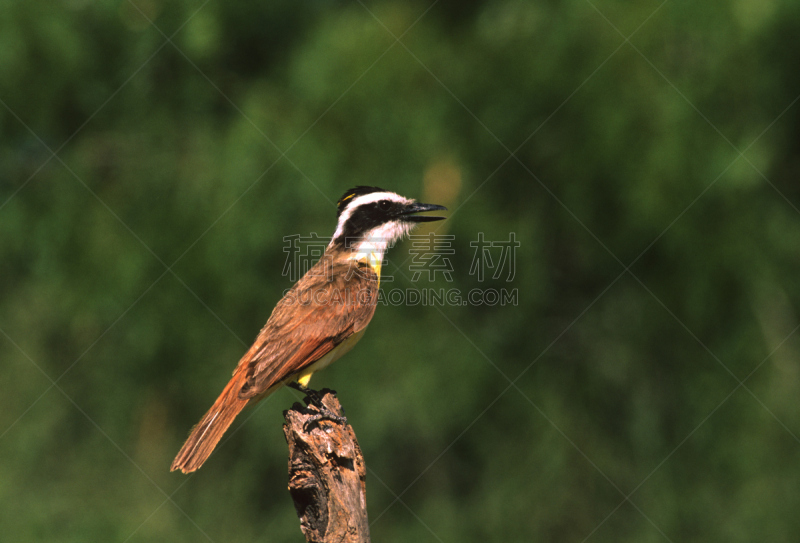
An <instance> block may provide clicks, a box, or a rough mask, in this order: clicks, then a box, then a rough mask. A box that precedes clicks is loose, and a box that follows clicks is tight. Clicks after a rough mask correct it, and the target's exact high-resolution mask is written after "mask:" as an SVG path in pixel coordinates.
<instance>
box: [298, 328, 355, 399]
mask: <svg viewBox="0 0 800 543" xmlns="http://www.w3.org/2000/svg"><path fill="white" fill-rule="evenodd" d="M365 331H366V328H364V329H363V330H361V331H360V332H356V333H355V334H353V335H352V336H350V337H349V338H347V339H346V340H344V341H342V342H341V343H340V344H339V345H337V346H336V347H334V348H333V349H332V350H331V352H329V353H328V354H326V355H325V356H323V357H322V358H320V359H319V360H317V361H316V362H314V363H313V364H311V365H310V366H308V367H307V368H305V369H304V370H303V371H301V372H300V373H299V374H298V375H297V382H298V383H300V384H301V385H302V386H304V387H308V382H309V381H310V380H311V376H312V375H313V374H314V373H316V372H318V371H320V370H322V369H325V368H327V367H328V366H330V365H331V364H332V363H333V362H334V361H336V360H337V359H339V358H341V357H342V355H344V354H345V353H347V352H349V351H350V349H352V348H353V347H354V346H355V344H356V343H358V340H360V339H361V336H363V335H364V332H365Z"/></svg>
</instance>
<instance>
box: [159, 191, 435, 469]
mask: <svg viewBox="0 0 800 543" xmlns="http://www.w3.org/2000/svg"><path fill="white" fill-rule="evenodd" d="M446 209H447V208H446V207H444V206H441V205H436V204H423V203H419V202H417V201H416V200H413V199H410V198H405V197H403V196H400V195H399V194H397V193H394V192H390V191H387V190H384V189H381V188H379V187H373V186H364V185H361V186H357V187H355V188H352V189H350V190H348V191H347V192H345V193H344V194H343V195H342V197H341V198H340V199H339V200H338V202H337V214H336V216H337V224H336V230H335V232H334V233H333V236H332V237H331V241H330V243H329V244H328V245H327V247H326V248H325V251H324V253H323V254H322V256H321V258H320V259H319V260H318V261H317V262H316V263H315V264H314V265H313V266H312V267H311V268H310V269H309V270H308V271H307V272H306V273H305V275H303V277H301V278H300V280H299V281H297V283H295V284H294V286H293V287H292V288H291V289H289V290H288V291H287V292H286V294H285V295H284V296H283V298H281V300H280V301H279V302H278V303H277V305H276V306H275V308H274V309H273V311H272V314H271V315H270V316H269V319H268V320H267V323H266V324H265V325H264V327H263V328H262V329H261V331H260V332H259V334H258V336H257V337H256V339H255V341H254V342H253V345H252V346H251V347H250V348H249V349H248V350H247V352H246V353H245V354H244V355H243V356H242V358H241V359H240V360H239V363H238V364H237V366H236V369H235V370H234V371H233V376H232V377H231V379H230V381H229V382H228V384H227V385H226V386H225V388H224V389H223V390H222V393H221V394H220V395H219V397H218V398H217V400H216V401H215V402H214V404H213V405H212V406H211V408H210V409H209V410H208V412H206V414H205V415H204V416H203V418H202V419H200V422H198V423H197V424H196V425H195V426H194V428H192V430H191V432H190V434H189V437H188V438H187V439H186V442H185V443H184V444H183V447H181V449H180V451H179V452H178V454H177V455H176V456H175V459H174V460H173V462H172V465H171V468H170V469H171V471H177V470H180V471H182V472H183V473H191V472H193V471H195V470H197V469H199V468H200V467H201V466H202V465H203V464H204V463H205V461H206V460H207V459H208V457H209V456H210V455H211V453H212V452H213V451H214V448H215V447H216V446H217V443H219V441H220V439H221V438H222V436H223V434H224V433H225V431H226V430H227V429H228V427H229V426H230V425H231V423H232V422H233V420H234V419H235V418H236V416H237V415H238V414H239V413H240V412H241V411H242V409H244V408H245V406H247V405H248V404H252V403H256V402H258V401H260V400H263V399H264V398H266V397H267V396H269V395H270V394H272V393H273V392H274V391H275V390H277V389H278V388H280V387H282V386H284V385H289V386H292V387H294V388H297V389H298V390H301V391H303V392H315V391H313V390H311V389H309V388H308V383H309V380H310V379H311V375H312V374H314V373H315V372H317V371H319V370H321V369H323V368H325V367H326V366H328V365H330V364H331V363H332V362H334V361H335V360H337V359H338V358H340V357H341V356H342V355H344V354H345V353H347V352H348V351H349V350H350V349H352V348H353V346H354V345H355V344H356V342H358V340H360V339H361V337H362V336H363V334H364V331H365V330H366V328H367V325H368V324H369V322H370V320H371V319H372V316H373V315H374V313H375V306H376V304H377V301H378V289H379V286H380V276H381V265H382V263H383V257H384V254H385V253H386V251H387V249H388V248H389V247H390V246H392V245H393V244H394V243H395V242H396V241H398V240H399V239H401V238H402V237H403V236H405V235H406V234H408V233H409V232H411V230H412V229H413V228H414V227H415V226H417V225H418V224H419V223H423V222H431V221H439V220H442V219H444V218H445V217H438V216H431V215H418V213H423V212H428V211H437V210H446ZM309 398H310V399H311V401H312V402H313V401H314V398H315V396H313V395H310V396H309ZM320 407H323V408H324V406H320ZM331 417H335V415H331V416H328V417H324V418H331Z"/></svg>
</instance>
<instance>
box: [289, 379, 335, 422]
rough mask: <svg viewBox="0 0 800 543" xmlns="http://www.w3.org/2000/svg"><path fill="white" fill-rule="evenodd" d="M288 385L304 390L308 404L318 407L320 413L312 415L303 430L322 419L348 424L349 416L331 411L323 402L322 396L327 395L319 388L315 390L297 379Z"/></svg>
mask: <svg viewBox="0 0 800 543" xmlns="http://www.w3.org/2000/svg"><path fill="white" fill-rule="evenodd" d="M287 386H289V387H291V388H293V389H295V390H297V391H299V392H302V393H303V394H305V395H306V396H307V398H308V404H309V405H313V406H314V407H316V408H317V410H318V411H319V413H316V414H314V415H311V416H310V417H309V418H308V420H307V421H306V422H305V424H303V430H305V431H306V432H307V431H308V430H309V429H310V428H311V427H312V426H313V425H314V424H317V423H318V422H319V421H321V420H330V421H333V422H337V423H339V424H347V417H343V416H342V415H339V414H338V413H334V412H333V411H331V410H330V409H329V408H328V406H327V405H325V404H324V403H322V398H323V397H324V396H325V395H324V394H322V393H321V392H320V391H318V390H314V389H312V388H308V387H304V386H303V385H301V384H300V383H298V382H297V381H292V382H291V383H289V384H288V385H287Z"/></svg>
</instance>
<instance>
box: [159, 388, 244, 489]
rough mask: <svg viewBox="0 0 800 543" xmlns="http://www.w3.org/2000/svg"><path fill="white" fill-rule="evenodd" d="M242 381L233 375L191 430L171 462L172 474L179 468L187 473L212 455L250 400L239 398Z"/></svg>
mask: <svg viewBox="0 0 800 543" xmlns="http://www.w3.org/2000/svg"><path fill="white" fill-rule="evenodd" d="M241 381H242V379H241V378H240V377H239V376H238V375H234V376H233V379H231V381H230V382H229V383H228V385H227V386H226V387H225V390H223V391H222V394H220V395H219V398H217V401H216V402H214V405H212V406H211V409H209V410H208V413H206V414H205V415H204V416H203V418H202V419H200V422H198V423H197V425H195V427H194V428H192V433H191V434H189V438H188V439H187V440H186V443H184V444H183V447H181V450H180V452H179V453H178V455H177V456H176V457H175V460H173V461H172V466H171V467H170V469H171V471H175V470H178V469H179V470H181V471H182V472H183V473H190V472H192V471H195V470H196V469H198V468H199V467H200V466H202V465H203V463H204V462H205V461H206V460H207V459H208V457H209V456H211V453H212V452H214V447H216V446H217V443H219V440H220V439H221V438H222V435H223V434H224V433H225V430H227V429H228V426H230V425H231V423H232V422H233V419H235V418H236V415H238V414H239V412H240V411H241V410H242V409H244V406H245V405H247V402H248V401H249V400H247V399H244V400H243V399H241V398H239V391H240V390H241V388H242V382H241Z"/></svg>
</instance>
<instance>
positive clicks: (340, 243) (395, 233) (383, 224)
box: [330, 186, 447, 256]
mask: <svg viewBox="0 0 800 543" xmlns="http://www.w3.org/2000/svg"><path fill="white" fill-rule="evenodd" d="M337 205H338V208H339V211H338V214H337V216H338V218H339V223H338V225H337V226H336V232H335V233H334V234H333V239H332V240H331V244H330V247H335V248H337V249H347V250H350V251H353V252H356V253H362V252H365V251H366V250H367V249H368V250H369V251H371V252H374V253H376V254H378V255H381V256H382V255H383V253H384V252H385V251H386V249H387V248H388V247H389V246H391V245H392V244H393V243H394V242H395V241H397V240H399V239H400V238H401V237H403V236H404V235H405V234H408V233H409V232H410V231H411V230H412V229H413V228H414V227H415V226H416V225H417V224H419V223H421V222H431V221H440V220H442V219H444V217H432V216H430V215H417V213H421V212H424V211H436V210H444V209H447V208H445V207H444V206H440V205H435V204H421V203H419V202H417V201H416V200H412V199H410V198H404V197H403V196H400V195H399V194H396V193H394V192H389V191H388V190H383V189H381V188H378V187H364V186H359V187H355V188H352V189H350V190H348V191H347V192H345V193H344V195H343V196H342V197H341V198H339V202H338V204H337Z"/></svg>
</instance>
